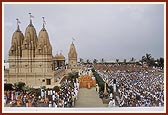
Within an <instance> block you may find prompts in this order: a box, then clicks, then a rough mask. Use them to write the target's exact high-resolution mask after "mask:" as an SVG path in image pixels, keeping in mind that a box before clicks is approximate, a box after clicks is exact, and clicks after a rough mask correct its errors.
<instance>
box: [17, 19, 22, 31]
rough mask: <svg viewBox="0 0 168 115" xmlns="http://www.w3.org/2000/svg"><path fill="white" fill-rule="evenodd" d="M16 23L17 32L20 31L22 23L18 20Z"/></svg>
mask: <svg viewBox="0 0 168 115" xmlns="http://www.w3.org/2000/svg"><path fill="white" fill-rule="evenodd" d="M16 23H17V31H20V28H19V24H20V23H21V22H20V21H19V19H18V18H17V19H16Z"/></svg>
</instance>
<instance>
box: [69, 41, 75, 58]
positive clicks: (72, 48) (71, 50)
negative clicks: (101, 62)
mask: <svg viewBox="0 0 168 115" xmlns="http://www.w3.org/2000/svg"><path fill="white" fill-rule="evenodd" d="M68 57H69V58H77V53H76V49H75V46H74V44H73V42H72V44H71V46H70V49H69V53H68Z"/></svg>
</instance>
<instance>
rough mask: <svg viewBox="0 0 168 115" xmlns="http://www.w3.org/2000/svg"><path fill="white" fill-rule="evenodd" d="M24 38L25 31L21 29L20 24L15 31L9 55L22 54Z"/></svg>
mask: <svg viewBox="0 0 168 115" xmlns="http://www.w3.org/2000/svg"><path fill="white" fill-rule="evenodd" d="M23 40H24V36H23V33H22V32H21V31H20V29H19V26H18V28H17V30H16V31H15V32H14V33H13V36H12V42H11V48H10V50H9V55H21V46H22V43H23Z"/></svg>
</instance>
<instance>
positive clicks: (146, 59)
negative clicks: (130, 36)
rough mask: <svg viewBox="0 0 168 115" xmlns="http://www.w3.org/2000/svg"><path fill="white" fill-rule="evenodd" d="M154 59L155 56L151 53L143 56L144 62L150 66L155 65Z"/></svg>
mask: <svg viewBox="0 0 168 115" xmlns="http://www.w3.org/2000/svg"><path fill="white" fill-rule="evenodd" d="M153 60H154V58H152V56H151V54H148V53H147V54H146V55H145V56H142V62H146V63H147V64H148V66H152V65H153Z"/></svg>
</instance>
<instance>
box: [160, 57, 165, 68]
mask: <svg viewBox="0 0 168 115" xmlns="http://www.w3.org/2000/svg"><path fill="white" fill-rule="evenodd" d="M159 62H160V63H159V64H160V65H159V66H160V67H161V68H162V69H163V68H164V58H162V57H161V58H160V60H159Z"/></svg>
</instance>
